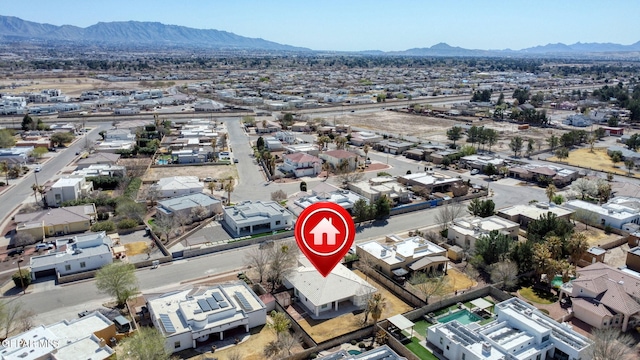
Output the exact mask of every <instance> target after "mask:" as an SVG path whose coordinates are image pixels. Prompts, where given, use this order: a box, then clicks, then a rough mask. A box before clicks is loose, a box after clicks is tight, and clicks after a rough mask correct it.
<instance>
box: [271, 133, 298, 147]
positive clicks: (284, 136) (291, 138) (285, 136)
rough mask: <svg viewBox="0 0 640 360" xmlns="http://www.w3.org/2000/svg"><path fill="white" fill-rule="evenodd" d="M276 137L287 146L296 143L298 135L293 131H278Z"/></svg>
mask: <svg viewBox="0 0 640 360" xmlns="http://www.w3.org/2000/svg"><path fill="white" fill-rule="evenodd" d="M274 137H275V138H276V139H278V140H279V141H282V142H284V143H287V144H293V143H295V142H296V134H295V133H293V132H291V131H278V132H276V133H275V134H274Z"/></svg>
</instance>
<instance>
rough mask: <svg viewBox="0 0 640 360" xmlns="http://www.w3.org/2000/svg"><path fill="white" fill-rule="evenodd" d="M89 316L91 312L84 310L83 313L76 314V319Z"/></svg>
mask: <svg viewBox="0 0 640 360" xmlns="http://www.w3.org/2000/svg"><path fill="white" fill-rule="evenodd" d="M89 314H91V311H89V310H85V311H83V312H79V313H78V317H85V316H87V315H89Z"/></svg>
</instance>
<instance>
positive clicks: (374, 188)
mask: <svg viewBox="0 0 640 360" xmlns="http://www.w3.org/2000/svg"><path fill="white" fill-rule="evenodd" d="M347 186H348V187H349V190H351V191H353V192H355V193H356V194H359V195H362V196H364V197H365V198H366V199H367V200H369V203H374V202H375V201H376V200H378V199H379V198H380V197H381V196H383V195H385V196H387V198H389V200H391V201H392V202H393V203H394V204H398V203H405V202H408V201H409V190H407V189H406V188H405V186H404V185H402V184H401V183H399V182H398V181H396V179H395V178H393V177H390V176H378V177H374V178H372V179H369V180H365V181H358V182H355V183H349V184H348V185H347Z"/></svg>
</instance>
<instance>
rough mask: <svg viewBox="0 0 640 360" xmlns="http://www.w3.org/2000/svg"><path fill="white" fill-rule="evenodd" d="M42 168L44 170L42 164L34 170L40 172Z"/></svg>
mask: <svg viewBox="0 0 640 360" xmlns="http://www.w3.org/2000/svg"><path fill="white" fill-rule="evenodd" d="M40 170H42V167H41V166H36V167H35V168H33V171H35V172H40Z"/></svg>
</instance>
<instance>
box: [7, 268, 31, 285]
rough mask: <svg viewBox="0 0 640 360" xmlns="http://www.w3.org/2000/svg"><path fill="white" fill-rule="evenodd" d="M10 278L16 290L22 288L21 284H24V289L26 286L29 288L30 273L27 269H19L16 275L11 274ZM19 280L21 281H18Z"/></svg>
mask: <svg viewBox="0 0 640 360" xmlns="http://www.w3.org/2000/svg"><path fill="white" fill-rule="evenodd" d="M11 278H12V279H13V283H14V284H15V285H16V287H17V288H22V284H24V287H25V288H26V287H27V286H29V284H31V271H29V270H28V269H20V271H16V273H15V274H13V275H12V276H11ZM21 278H22V280H20V279H21Z"/></svg>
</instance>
